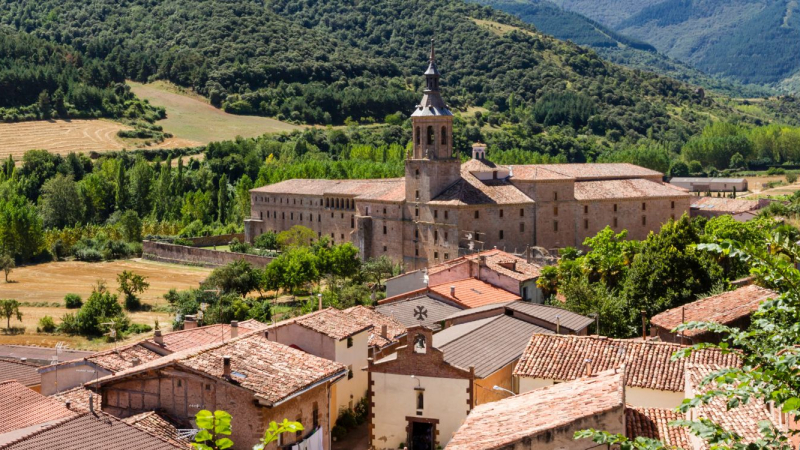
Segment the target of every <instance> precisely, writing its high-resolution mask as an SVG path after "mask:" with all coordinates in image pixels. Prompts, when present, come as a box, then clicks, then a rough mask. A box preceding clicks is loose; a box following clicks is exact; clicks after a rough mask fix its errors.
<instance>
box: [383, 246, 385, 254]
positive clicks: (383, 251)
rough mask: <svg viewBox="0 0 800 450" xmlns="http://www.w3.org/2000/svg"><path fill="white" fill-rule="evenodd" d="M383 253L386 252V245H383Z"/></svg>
mask: <svg viewBox="0 0 800 450" xmlns="http://www.w3.org/2000/svg"><path fill="white" fill-rule="evenodd" d="M383 253H386V246H385V245H384V246H383Z"/></svg>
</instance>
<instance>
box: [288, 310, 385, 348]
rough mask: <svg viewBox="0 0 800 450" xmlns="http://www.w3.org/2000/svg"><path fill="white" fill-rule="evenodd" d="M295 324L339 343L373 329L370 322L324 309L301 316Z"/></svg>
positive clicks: (340, 311) (339, 311)
mask: <svg viewBox="0 0 800 450" xmlns="http://www.w3.org/2000/svg"><path fill="white" fill-rule="evenodd" d="M294 323H296V324H298V325H302V326H304V327H306V328H308V329H310V330H314V331H316V332H317V333H322V334H324V335H325V336H328V337H330V338H332V339H336V340H337V341H341V340H342V339H345V338H348V337H350V336H353V335H355V334H358V333H361V332H362V331H365V330H368V329H370V328H372V324H371V323H369V322H368V321H363V320H358V319H356V318H354V317H353V316H351V315H349V314H347V313H346V312H344V311H342V310H339V309H335V308H328V309H324V310H322V311H320V312H318V313H316V314H307V315H305V316H300V317H298V318H297V319H295V320H294Z"/></svg>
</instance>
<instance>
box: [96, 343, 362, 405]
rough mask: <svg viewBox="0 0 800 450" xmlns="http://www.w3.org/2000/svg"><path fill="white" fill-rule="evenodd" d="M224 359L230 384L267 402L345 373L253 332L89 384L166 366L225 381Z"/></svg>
mask: <svg viewBox="0 0 800 450" xmlns="http://www.w3.org/2000/svg"><path fill="white" fill-rule="evenodd" d="M223 356H230V357H231V373H232V374H233V375H232V379H231V380H229V382H231V383H233V384H236V385H238V386H240V387H242V388H244V389H247V390H249V391H251V392H253V394H254V395H255V396H256V397H257V398H259V399H263V400H265V401H266V402H268V403H272V404H274V403H278V402H280V401H282V400H283V399H285V398H287V397H289V396H291V395H292V394H294V393H296V392H299V391H301V390H303V389H305V388H308V387H311V386H313V385H315V384H317V383H321V382H324V381H325V380H328V379H331V378H334V377H336V376H339V375H342V374H344V373H346V370H347V369H346V368H345V366H343V365H341V364H339V363H337V362H334V361H329V360H327V359H323V358H319V357H317V356H314V355H311V354H309V353H306V352H303V351H300V350H296V349H294V348H291V347H288V346H286V345H283V344H279V343H277V342H272V341H270V340H268V339H267V338H266V337H265V336H264V334H263V333H261V332H253V333H250V334H247V335H244V336H239V337H237V338H234V339H231V340H230V341H227V342H225V343H224V344H222V343H218V344H211V345H206V346H202V347H197V348H192V349H189V350H184V351H180V352H176V353H173V354H171V355H167V356H164V357H162V358H160V359H158V360H154V361H150V362H148V363H145V364H141V365H139V366H136V367H132V368H130V369H126V370H123V371H121V372H119V373H117V374H115V375H109V376H106V377H104V378H100V379H99V380H97V381H92V382H89V383H87V385H88V386H100V385H103V384H105V383H108V382H110V381H116V380H120V379H123V378H126V377H129V376H132V375H136V374H138V373H141V372H145V371H148V370H154V369H159V368H162V367H167V366H173V365H174V366H178V367H186V368H188V369H191V370H194V371H197V372H201V373H203V374H205V375H207V376H209V377H214V378H217V379H223V380H224V378H223V364H222V363H223Z"/></svg>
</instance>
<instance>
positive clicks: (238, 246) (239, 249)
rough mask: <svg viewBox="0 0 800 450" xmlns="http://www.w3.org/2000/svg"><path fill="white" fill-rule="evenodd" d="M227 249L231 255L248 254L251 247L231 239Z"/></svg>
mask: <svg viewBox="0 0 800 450" xmlns="http://www.w3.org/2000/svg"><path fill="white" fill-rule="evenodd" d="M229 248H230V249H231V251H232V252H233V253H250V249H251V246H250V244H248V243H247V242H239V239H236V238H233V240H232V241H231V243H230V246H229Z"/></svg>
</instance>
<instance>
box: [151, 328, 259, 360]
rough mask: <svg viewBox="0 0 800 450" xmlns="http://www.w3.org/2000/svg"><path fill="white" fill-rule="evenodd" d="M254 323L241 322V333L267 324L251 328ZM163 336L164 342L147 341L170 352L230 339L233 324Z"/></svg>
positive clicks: (191, 329) (192, 329) (176, 332)
mask: <svg viewBox="0 0 800 450" xmlns="http://www.w3.org/2000/svg"><path fill="white" fill-rule="evenodd" d="M252 323H253V322H249V321H248V322H247V323H245V322H242V323H239V334H240V335H242V334H245V333H249V332H251V331H255V330H258V329H263V328H265V327H266V326H267V325H264V326H263V327H255V326H254V327H252V328H251V327H249V326H248V325H250V324H252ZM255 324H258V322H255ZM162 337H163V339H164V343H163V344H157V343H156V342H155V341H154V340H153V339H148V340H147V342H148V344H150V345H153V346H156V347H159V348H161V349H163V350H166V351H168V352H170V353H172V352H179V351H181V350H186V349H188V348H192V347H197V346H200V345H206V344H213V343H215V342H221V341H223V340H226V341H229V340H230V339H231V326H230V324H227V323H224V324H214V325H206V326H204V327H197V328H190V329H188V330H181V331H174V332H172V333H167V334H164V335H163V336H162Z"/></svg>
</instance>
